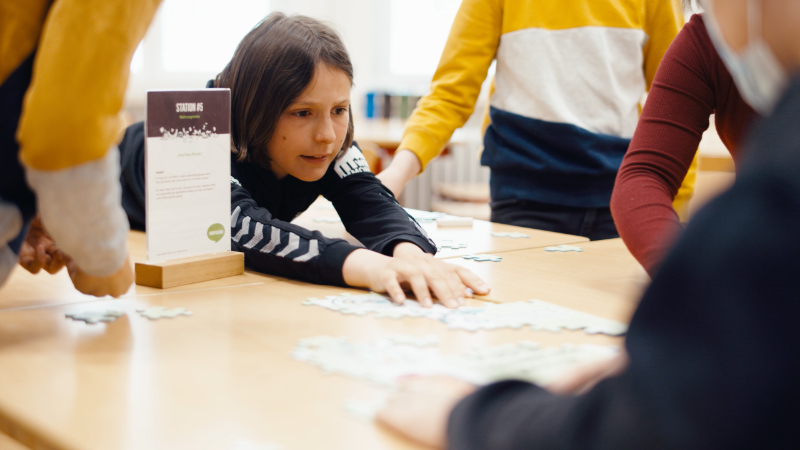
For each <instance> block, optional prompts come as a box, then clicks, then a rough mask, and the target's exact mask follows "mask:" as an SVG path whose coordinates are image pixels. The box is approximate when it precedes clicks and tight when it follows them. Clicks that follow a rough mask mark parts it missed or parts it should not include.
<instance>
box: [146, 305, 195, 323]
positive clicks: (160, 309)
mask: <svg viewBox="0 0 800 450" xmlns="http://www.w3.org/2000/svg"><path fill="white" fill-rule="evenodd" d="M136 312H138V313H139V314H141V315H142V316H143V317H147V318H148V319H150V320H158V319H162V318H164V317H166V318H169V319H172V318H175V317H178V316H191V315H192V312H191V311H187V310H186V308H174V309H167V308H166V307H164V306H151V307H149V308H139V309H137V310H136Z"/></svg>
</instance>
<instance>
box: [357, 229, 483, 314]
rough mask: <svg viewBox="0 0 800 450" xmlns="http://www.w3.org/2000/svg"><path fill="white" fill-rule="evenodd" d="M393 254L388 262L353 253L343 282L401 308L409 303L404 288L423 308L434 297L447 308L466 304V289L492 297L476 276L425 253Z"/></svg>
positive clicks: (364, 252)
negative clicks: (377, 294) (386, 296)
mask: <svg viewBox="0 0 800 450" xmlns="http://www.w3.org/2000/svg"><path fill="white" fill-rule="evenodd" d="M401 246H403V247H401ZM409 246H411V247H413V248H414V249H416V250H413V249H411V248H410V247H409ZM394 254H395V255H397V256H395V257H394V258H389V257H387V256H384V255H381V254H378V253H375V252H372V251H369V250H363V249H359V250H356V251H354V252H353V253H351V254H350V255H349V256H348V257H347V259H345V262H344V268H343V275H344V281H345V282H346V283H347V284H348V285H350V286H357V287H367V288H370V289H372V290H373V291H375V292H385V293H387V294H389V297H390V298H391V299H392V301H394V302H395V303H399V304H402V303H403V301H404V300H405V299H406V295H405V292H404V291H403V288H404V287H405V288H408V289H410V290H411V291H412V292H413V293H414V296H415V297H416V298H417V301H418V302H419V303H420V304H421V305H422V306H424V307H430V306H433V300H432V296H431V293H432V294H433V295H435V296H436V298H438V299H439V301H440V302H441V303H442V304H443V305H444V306H447V307H448V308H457V307H459V306H462V305H464V304H465V300H464V298H465V297H467V296H471V295H472V293H471V292H469V291H468V290H467V288H469V289H471V290H472V291H474V292H475V293H477V294H480V295H485V294H488V293H489V286H487V285H486V283H484V282H483V280H481V279H480V278H479V277H478V276H477V275H475V274H474V273H472V272H470V271H469V270H467V269H465V268H463V267H459V266H456V265H453V264H448V263H446V262H444V261H441V260H438V259H436V258H434V257H433V255H429V254H426V253H423V252H422V250H419V248H417V247H416V246H415V245H413V244H408V243H402V244H398V245H397V247H396V248H395V252H394Z"/></svg>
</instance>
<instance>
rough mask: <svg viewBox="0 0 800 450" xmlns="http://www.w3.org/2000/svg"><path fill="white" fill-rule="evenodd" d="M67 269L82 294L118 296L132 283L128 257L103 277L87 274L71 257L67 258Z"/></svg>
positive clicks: (131, 271)
mask: <svg viewBox="0 0 800 450" xmlns="http://www.w3.org/2000/svg"><path fill="white" fill-rule="evenodd" d="M67 271H68V272H69V277H70V278H71V279H72V284H73V285H74V286H75V289H77V290H78V291H80V292H81V293H83V294H86V295H93V296H95V297H103V296H106V295H110V296H112V297H119V296H120V295H122V294H124V293H126V292H128V288H130V287H131V284H133V269H132V268H131V260H130V257H126V258H125V262H124V263H123V264H122V267H120V268H119V270H117V271H116V272H114V273H112V274H111V275H108V276H105V277H96V276H93V275H89V274H88V273H86V272H84V271H83V270H82V269H81V268H80V267H78V265H77V264H75V262H74V261H72V260H71V259H69V260H67Z"/></svg>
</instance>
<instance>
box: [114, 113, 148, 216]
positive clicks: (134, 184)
mask: <svg viewBox="0 0 800 450" xmlns="http://www.w3.org/2000/svg"><path fill="white" fill-rule="evenodd" d="M119 155H120V165H121V168H120V183H121V185H122V208H123V209H124V210H125V214H127V215H128V222H130V225H131V228H133V229H134V230H142V231H143V230H144V229H145V208H144V204H145V201H144V122H138V123H135V124H133V125H131V126H129V127H128V128H127V129H126V130H125V135H124V136H123V137H122V141H120V143H119Z"/></svg>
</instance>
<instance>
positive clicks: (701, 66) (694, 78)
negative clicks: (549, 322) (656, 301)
mask: <svg viewBox="0 0 800 450" xmlns="http://www.w3.org/2000/svg"><path fill="white" fill-rule="evenodd" d="M714 113H716V126H717V131H718V132H719V135H720V138H722V142H723V143H724V144H725V146H726V147H727V148H728V150H729V151H730V152H731V156H732V157H733V159H734V162H736V161H737V160H738V159H739V156H740V154H739V149H740V145H741V144H742V142H743V140H742V138H743V137H744V136H745V135H746V133H747V130H748V129H749V128H750V124H751V123H753V121H754V119H755V118H757V117H758V115H757V113H756V112H755V111H753V109H752V108H751V107H750V106H749V105H748V104H747V103H745V101H744V100H743V99H742V97H741V96H740V95H739V91H738V90H737V89H736V86H735V84H734V82H733V79H732V78H731V75H730V73H729V72H728V69H727V68H726V67H725V65H724V64H723V62H722V60H721V59H720V57H719V56H718V55H717V51H716V50H715V49H714V45H713V44H712V43H711V39H710V38H709V36H708V32H707V31H706V27H705V24H704V22H703V17H702V16H701V15H699V14H696V15H694V16H692V18H691V20H690V21H689V23H687V24H686V26H685V27H684V28H683V30H681V32H680V33H679V34H678V36H677V37H676V38H675V41H674V42H673V43H672V45H671V46H670V47H669V50H667V53H666V54H665V55H664V58H663V60H662V61H661V66H660V67H659V69H658V72H657V73H656V77H655V80H654V81H653V87H652V88H651V90H650V94H649V96H648V98H647V102H646V104H645V107H644V110H643V111H642V116H641V118H640V119H639V124H638V126H637V127H636V132H635V133H634V135H633V140H632V141H631V145H630V147H629V148H628V152H627V154H626V155H625V158H624V159H623V160H622V166H621V167H620V169H619V173H618V174H617V181H616V184H615V186H614V192H613V194H612V197H611V212H612V214H613V216H614V221H615V222H616V225H617V229H618V230H619V234H620V236H621V237H622V239H623V240H624V241H625V244H626V245H627V246H628V249H630V251H631V253H632V254H633V256H635V257H636V259H637V260H639V262H640V263H641V264H642V265H643V266H644V268H645V269H646V270H647V271H648V272H649V273H650V274H651V275H652V274H653V273H654V271H655V269H656V267H657V266H658V264H659V263H660V261H661V259H662V258H663V257H664V256H665V255H666V252H667V250H668V249H669V248H670V246H671V244H672V241H673V239H675V238H676V237H677V235H678V234H679V233H680V231H681V230H682V229H683V227H682V226H681V223H680V220H679V219H678V215H677V213H676V212H675V210H674V209H673V207H672V200H673V198H674V197H675V194H677V192H678V188H680V186H681V183H682V182H683V179H684V177H685V176H686V172H687V171H688V170H689V166H690V165H691V164H692V160H693V159H694V156H695V153H696V152H697V146H698V144H699V143H700V139H701V138H702V136H703V132H704V131H705V130H706V129H707V128H708V121H709V116H710V115H711V114H714Z"/></svg>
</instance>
